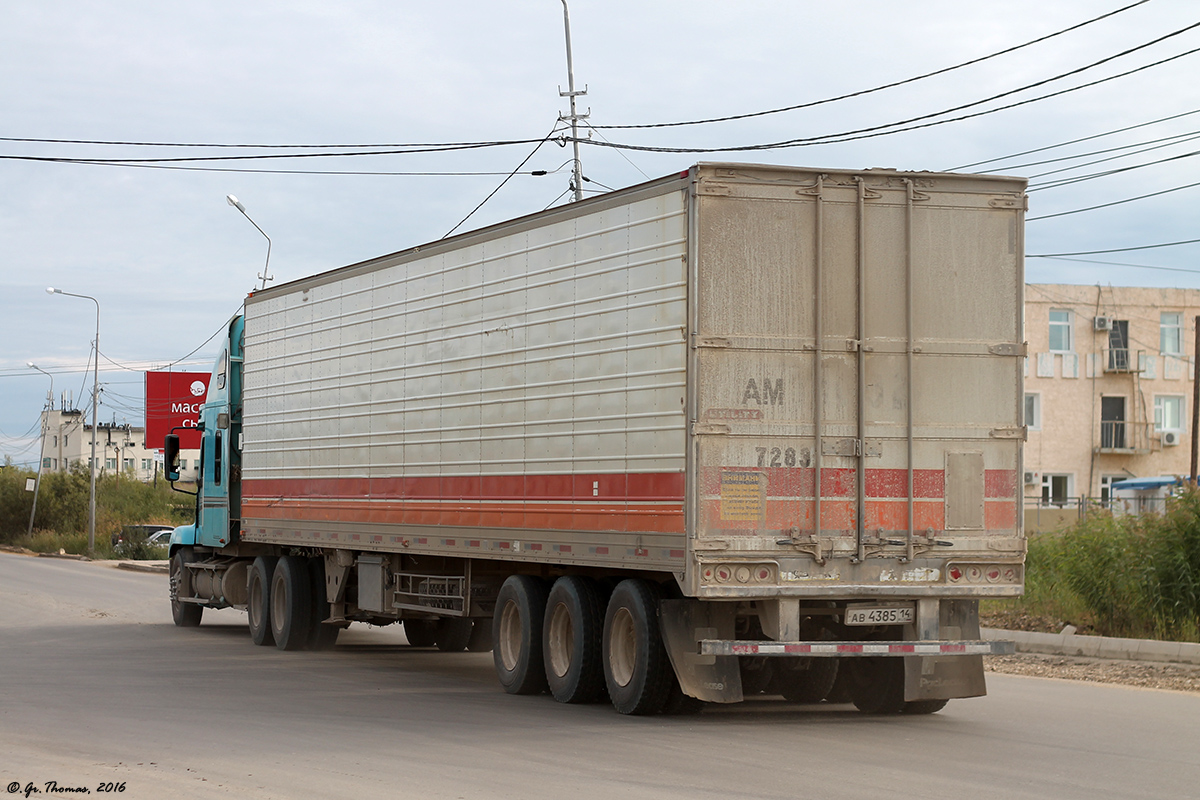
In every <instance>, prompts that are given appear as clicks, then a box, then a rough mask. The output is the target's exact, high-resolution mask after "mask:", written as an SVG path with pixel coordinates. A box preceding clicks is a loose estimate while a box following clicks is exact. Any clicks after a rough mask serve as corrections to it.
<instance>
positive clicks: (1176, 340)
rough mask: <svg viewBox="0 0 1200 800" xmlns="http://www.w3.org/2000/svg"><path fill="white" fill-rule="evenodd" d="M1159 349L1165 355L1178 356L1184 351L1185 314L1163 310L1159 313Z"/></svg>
mask: <svg viewBox="0 0 1200 800" xmlns="http://www.w3.org/2000/svg"><path fill="white" fill-rule="evenodd" d="M1158 319H1159V323H1158V350H1159V352H1160V353H1162V354H1163V355H1171V356H1177V355H1180V354H1182V353H1183V325H1182V322H1183V315H1182V314H1180V313H1178V312H1174V311H1172V312H1165V311H1164V312H1163V313H1161V314H1159V315H1158Z"/></svg>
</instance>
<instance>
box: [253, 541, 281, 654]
mask: <svg viewBox="0 0 1200 800" xmlns="http://www.w3.org/2000/svg"><path fill="white" fill-rule="evenodd" d="M278 560H279V559H278V558H276V557H275V556H259V557H258V558H256V559H254V564H253V565H252V566H251V567H250V575H249V577H248V578H247V581H248V583H247V585H246V596H247V602H246V612H247V616H248V617H249V618H250V638H251V640H253V642H254V643H255V644H257V645H261V646H264V647H265V646H269V645H273V644H275V637H274V636H273V635H272V634H271V577H272V576H273V575H274V574H275V562H277V561H278Z"/></svg>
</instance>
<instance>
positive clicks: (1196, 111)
mask: <svg viewBox="0 0 1200 800" xmlns="http://www.w3.org/2000/svg"><path fill="white" fill-rule="evenodd" d="M1192 114H1200V108H1197V109H1193V110H1192V111H1185V112H1183V113H1182V114H1172V115H1171V116H1169V117H1159V118H1158V119H1152V120H1150V121H1149V122H1139V123H1138V124H1136V125H1128V126H1126V127H1124V128H1115V129H1113V130H1111V131H1105V132H1104V133H1094V134H1092V135H1091V136H1082V137H1080V138H1078V139H1070V140H1069V141H1065V142H1059V143H1058V144H1048V145H1046V146H1045V147H1035V148H1034V149H1032V150H1022V151H1021V152H1019V153H1009V154H1008V155H1006V156H997V157H996V158H988V159H985V160H983V161H976V162H973V163H971V164H960V165H959V166H957V167H951V168H950V169H948V170H946V171H947V172H958V171H959V170H963V169H970V168H972V167H978V166H981V165H983V164H991V163H992V162H993V161H1004V160H1005V159H1009V158H1020V157H1021V156H1028V155H1033V154H1034V153H1043V152H1045V151H1047V150H1054V149H1057V148H1059V147H1067V146H1069V145H1073V144H1079V143H1080V142H1088V141H1091V140H1092V139H1102V138H1104V137H1105V136H1113V135H1115V134H1118V133H1125V132H1126V131H1132V130H1137V129H1138V128H1146V127H1149V126H1150V125H1157V124H1158V123H1160V122H1170V121H1171V120H1175V119H1180V118H1181V117H1190V116H1191V115H1192ZM985 171H986V172H994V171H995V170H985Z"/></svg>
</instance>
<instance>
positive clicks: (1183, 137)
mask: <svg viewBox="0 0 1200 800" xmlns="http://www.w3.org/2000/svg"><path fill="white" fill-rule="evenodd" d="M1198 137H1200V130H1195V131H1187V132H1186V133H1176V134H1174V135H1172V136H1163V137H1161V138H1158V139H1148V140H1146V141H1143V142H1132V143H1131V144H1123V145H1119V146H1117V147H1106V148H1104V149H1103V150H1091V151H1088V152H1086V153H1075V154H1074V155H1069V156H1059V157H1058V158H1046V159H1043V160H1041V161H1027V162H1025V163H1024V164H1006V165H1005V166H1003V167H993V168H991V169H985V170H980V172H983V173H989V172H1001V173H1005V172H1006V173H1010V174H1011V172H1012V171H1013V170H1020V169H1026V168H1028V167H1040V166H1042V165H1044V164H1058V163H1061V162H1063V161H1075V160H1076V159H1080V158H1090V157H1091V156H1100V155H1104V154H1105V153H1116V152H1118V151H1121V150H1133V148H1135V147H1144V146H1146V145H1156V146H1157V147H1169V146H1170V145H1172V144H1180V143H1182V142H1186V141H1190V140H1191V139H1195V138H1198ZM1162 142H1165V144H1160V143H1162ZM1149 149H1156V148H1149ZM1137 152H1146V151H1145V150H1142V151H1137ZM1125 155H1126V156H1128V155H1137V153H1136V152H1134V153H1126V154H1125ZM1117 157H1118V158H1124V156H1117ZM1092 163H1097V162H1092ZM1086 166H1088V165H1087V164H1077V165H1076V166H1075V167H1071V168H1070V169H1078V168H1079V167H1086ZM955 169H960V168H959V167H955ZM950 171H951V172H953V171H954V170H950ZM1044 174H1047V175H1048V174H1050V173H1044ZM1028 177H1032V178H1036V177H1040V176H1038V175H1031V176H1028Z"/></svg>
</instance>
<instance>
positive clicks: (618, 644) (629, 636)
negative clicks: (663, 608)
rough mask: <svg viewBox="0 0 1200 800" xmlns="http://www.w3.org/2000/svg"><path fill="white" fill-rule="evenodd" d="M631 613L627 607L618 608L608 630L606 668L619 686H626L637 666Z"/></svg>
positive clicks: (635, 640) (634, 628)
mask: <svg viewBox="0 0 1200 800" xmlns="http://www.w3.org/2000/svg"><path fill="white" fill-rule="evenodd" d="M636 633H637V631H636V627H635V626H634V622H633V615H632V614H630V613H629V609H627V608H622V609H618V610H617V613H616V614H614V615H613V621H612V629H611V630H610V631H609V638H608V641H609V646H608V669H609V672H610V673H611V674H612V677H613V680H615V681H616V682H617V684H618V685H619V686H628V685H629V682H630V681H631V680H633V671H634V668H635V667H636V666H637V639H636Z"/></svg>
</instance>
